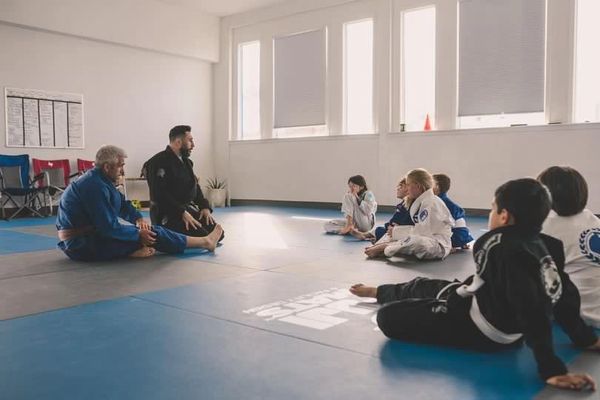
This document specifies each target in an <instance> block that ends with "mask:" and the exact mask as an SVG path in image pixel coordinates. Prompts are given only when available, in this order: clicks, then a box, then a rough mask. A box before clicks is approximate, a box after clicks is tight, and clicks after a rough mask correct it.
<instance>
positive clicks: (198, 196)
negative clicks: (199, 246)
mask: <svg viewBox="0 0 600 400" xmlns="http://www.w3.org/2000/svg"><path fill="white" fill-rule="evenodd" d="M193 148H194V137H193V136H192V128H191V127H190V126H187V125H177V126H175V127H174V128H173V129H171V131H170V132H169V145H168V146H167V148H166V149H165V150H163V151H161V152H160V153H158V154H156V155H154V157H152V158H151V159H149V160H148V161H146V163H145V164H144V168H143V171H144V173H145V176H146V179H147V181H148V187H149V189H150V219H151V221H152V224H156V225H162V226H164V227H166V228H168V229H171V230H173V231H176V232H180V233H183V234H185V235H188V236H206V235H208V234H209V233H210V232H212V230H213V229H214V228H215V225H216V223H215V220H214V219H213V216H212V209H211V208H210V206H209V204H208V200H206V199H205V198H204V195H203V194H202V189H201V188H200V185H199V184H198V178H196V175H194V169H193V166H194V164H193V163H192V160H190V154H191V152H192V149H193ZM221 239H223V236H221Z"/></svg>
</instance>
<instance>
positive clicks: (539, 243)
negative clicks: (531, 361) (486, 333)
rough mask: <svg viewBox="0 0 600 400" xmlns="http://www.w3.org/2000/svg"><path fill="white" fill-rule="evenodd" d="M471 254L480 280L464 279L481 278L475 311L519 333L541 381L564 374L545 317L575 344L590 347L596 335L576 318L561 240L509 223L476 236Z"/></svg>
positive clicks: (509, 331) (577, 301) (576, 296)
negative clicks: (533, 360) (559, 327)
mask: <svg viewBox="0 0 600 400" xmlns="http://www.w3.org/2000/svg"><path fill="white" fill-rule="evenodd" d="M473 255H474V258H475V262H476V264H477V275H478V277H479V278H481V279H478V277H477V276H471V277H469V278H468V279H467V280H466V281H465V282H464V283H465V284H466V285H470V284H471V283H473V281H474V280H475V281H479V282H480V283H481V281H483V285H482V286H480V287H479V288H478V289H477V290H476V292H475V296H476V299H477V303H478V306H479V310H480V311H481V315H483V316H484V317H485V319H486V320H487V321H488V322H489V323H490V324H491V325H493V326H494V327H495V328H496V329H498V330H500V331H502V332H505V333H507V334H514V333H522V334H523V336H524V339H525V342H526V343H527V345H528V346H529V347H530V348H531V349H532V350H533V354H534V356H535V359H536V362H537V365H538V372H539V374H540V375H541V377H542V378H543V379H544V380H545V379H547V378H549V377H552V376H556V375H563V374H565V373H567V368H566V367H565V365H564V363H563V362H562V361H561V360H560V359H559V358H558V357H557V356H556V354H555V353H554V347H553V343H552V326H551V316H552V315H554V318H555V320H556V322H557V323H558V324H559V325H560V326H561V328H562V329H563V330H564V331H565V332H566V333H567V335H569V337H570V338H571V341H572V342H573V343H574V344H575V345H577V346H580V347H587V346H590V345H592V344H593V343H594V342H595V341H596V334H595V333H594V331H593V329H592V328H591V327H589V326H587V325H586V324H585V322H584V321H583V320H582V319H581V316H580V297H579V291H578V290H577V288H576V287H575V285H574V284H573V282H571V280H570V278H569V276H568V275H567V274H566V273H565V272H564V264H565V255H564V249H563V244H562V242H561V241H560V240H558V239H555V238H552V237H550V236H547V235H544V234H541V233H539V231H526V230H523V229H522V228H520V227H519V226H517V225H512V226H506V227H501V228H498V229H494V230H492V231H490V232H487V233H486V234H485V235H483V236H481V237H480V238H479V239H478V240H477V242H476V243H475V245H474V248H473ZM463 288H464V287H463ZM457 292H458V294H461V293H460V292H461V291H460V289H458V290H457ZM463 295H464V293H463Z"/></svg>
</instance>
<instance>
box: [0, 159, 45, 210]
mask: <svg viewBox="0 0 600 400" xmlns="http://www.w3.org/2000/svg"><path fill="white" fill-rule="evenodd" d="M41 178H43V175H40V176H36V177H34V178H33V179H32V180H30V179H29V155H27V154H22V155H18V156H9V155H0V207H1V208H2V218H3V219H6V220H11V219H13V218H14V217H16V216H17V215H18V214H19V213H21V212H22V211H24V210H27V211H29V212H31V213H32V214H35V215H37V216H39V217H44V215H42V214H41V213H40V210H41V209H42V208H43V207H44V205H45V204H46V201H45V196H46V193H47V191H46V189H44V188H40V187H37V181H38V180H39V179H41ZM19 200H20V202H19ZM42 200H43V201H42ZM8 203H10V204H12V205H13V206H15V207H16V208H17V211H15V212H14V213H13V214H12V215H11V216H10V217H8V218H6V211H5V206H6V205H7V204H8Z"/></svg>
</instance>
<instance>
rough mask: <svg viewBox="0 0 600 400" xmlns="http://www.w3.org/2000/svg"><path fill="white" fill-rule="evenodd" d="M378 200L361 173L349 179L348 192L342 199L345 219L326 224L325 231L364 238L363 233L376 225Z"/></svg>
mask: <svg viewBox="0 0 600 400" xmlns="http://www.w3.org/2000/svg"><path fill="white" fill-rule="evenodd" d="M376 212H377V202H376V201H375V195H374V194H373V192H371V191H370V190H369V188H368V187H367V181H366V180H365V178H364V177H362V176H361V175H355V176H351V177H350V179H348V192H347V193H346V194H345V195H344V197H343V199H342V213H343V214H344V219H334V220H331V221H328V222H326V223H325V225H324V227H323V228H324V229H325V232H327V233H335V234H339V235H347V234H352V235H355V236H357V237H359V238H361V239H362V234H363V233H365V232H369V231H370V230H371V229H373V226H375V213H376Z"/></svg>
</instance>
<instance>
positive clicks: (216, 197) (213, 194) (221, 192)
mask: <svg viewBox="0 0 600 400" xmlns="http://www.w3.org/2000/svg"><path fill="white" fill-rule="evenodd" d="M206 189H207V191H206V198H207V199H208V203H209V204H210V207H211V208H214V207H225V201H226V200H227V183H226V182H225V181H224V180H220V179H219V178H216V177H215V178H209V179H207V184H206Z"/></svg>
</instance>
